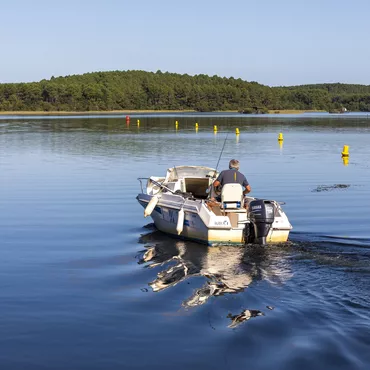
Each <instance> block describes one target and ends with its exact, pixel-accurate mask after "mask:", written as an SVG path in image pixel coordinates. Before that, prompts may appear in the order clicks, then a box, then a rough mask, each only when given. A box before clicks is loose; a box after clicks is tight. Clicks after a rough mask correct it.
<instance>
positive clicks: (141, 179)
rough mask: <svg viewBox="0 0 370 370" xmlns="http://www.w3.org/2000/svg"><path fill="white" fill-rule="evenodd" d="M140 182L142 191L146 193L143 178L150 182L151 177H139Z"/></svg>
mask: <svg viewBox="0 0 370 370" xmlns="http://www.w3.org/2000/svg"><path fill="white" fill-rule="evenodd" d="M137 179H138V180H139V182H140V188H141V192H142V193H144V190H143V180H146V181H147V182H148V180H149V177H138V178H137Z"/></svg>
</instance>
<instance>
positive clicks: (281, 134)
mask: <svg viewBox="0 0 370 370" xmlns="http://www.w3.org/2000/svg"><path fill="white" fill-rule="evenodd" d="M278 140H279V141H283V140H284V137H283V133H282V132H280V134H279V137H278Z"/></svg>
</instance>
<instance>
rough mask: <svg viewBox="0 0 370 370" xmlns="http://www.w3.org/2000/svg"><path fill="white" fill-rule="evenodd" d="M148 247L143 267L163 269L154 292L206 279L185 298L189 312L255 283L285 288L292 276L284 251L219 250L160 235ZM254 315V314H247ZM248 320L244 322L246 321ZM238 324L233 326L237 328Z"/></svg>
mask: <svg viewBox="0 0 370 370" xmlns="http://www.w3.org/2000/svg"><path fill="white" fill-rule="evenodd" d="M140 241H141V242H142V243H145V244H147V243H150V244H154V246H153V245H152V246H146V250H145V251H143V252H142V255H141V256H140V258H139V263H140V264H145V265H146V266H147V267H149V268H152V267H156V266H163V270H162V271H160V272H158V273H157V276H156V278H155V279H154V280H153V281H151V282H150V283H149V286H150V287H151V288H152V290H153V291H154V292H159V291H162V290H164V289H167V288H169V287H172V286H175V285H176V284H178V283H179V282H181V281H184V280H186V279H187V278H189V277H192V276H203V277H205V278H206V282H205V284H204V285H203V286H201V287H199V288H197V289H195V290H194V291H193V293H192V294H191V295H190V296H189V297H187V298H185V299H184V300H183V302H182V305H183V306H184V307H185V308H190V307H195V306H199V305H203V304H205V303H206V302H207V301H208V299H209V298H210V297H217V296H221V295H224V294H227V293H229V294H235V293H240V292H242V291H244V289H245V288H247V287H248V286H250V285H251V284H252V282H253V281H254V280H266V281H268V282H269V283H270V284H278V285H279V284H283V283H284V282H285V281H287V280H288V279H290V278H291V276H292V272H291V269H290V265H289V263H288V261H287V259H286V258H284V255H285V253H286V252H285V251H284V247H281V246H280V247H272V248H270V249H264V248H259V247H246V248H241V247H235V246H218V247H207V246H205V245H201V244H198V243H193V242H184V241H177V240H175V239H172V238H170V237H168V236H166V235H164V234H163V233H161V232H159V231H155V232H152V233H149V234H146V235H144V236H142V237H141V240H140ZM246 311H250V310H246ZM246 311H244V313H242V314H239V315H237V316H240V315H242V317H238V318H237V317H236V316H235V317H234V316H232V317H231V320H232V321H233V322H234V320H236V321H237V322H241V321H244V320H246V319H249V318H250V317H254V316H257V314H256V315H255V312H254V311H253V310H252V311H251V312H249V314H247V312H246ZM243 317H244V319H242V318H243ZM234 326H236V324H234V325H233V327H234Z"/></svg>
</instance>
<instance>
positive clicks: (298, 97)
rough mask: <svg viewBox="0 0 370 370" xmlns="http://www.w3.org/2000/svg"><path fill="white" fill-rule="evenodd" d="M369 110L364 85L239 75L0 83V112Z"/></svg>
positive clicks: (107, 75)
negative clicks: (278, 81)
mask: <svg viewBox="0 0 370 370" xmlns="http://www.w3.org/2000/svg"><path fill="white" fill-rule="evenodd" d="M342 107H345V108H346V109H348V110H349V111H370V86H365V85H351V84H340V83H335V84H316V85H301V86H292V87H269V86H265V85H261V84H259V83H257V82H247V81H243V80H241V79H240V78H239V79H235V78H233V77H230V78H226V77H218V76H212V77H211V76H207V75H195V76H189V75H187V74H184V75H180V74H176V73H168V72H161V71H157V72H156V73H153V72H145V71H112V72H94V73H86V74H83V75H72V76H66V77H57V78H54V77H52V78H51V79H50V80H42V81H40V82H31V83H4V84H0V111H92V110H94V111H110V110H196V111H200V112H210V111H225V110H237V111H242V110H244V111H248V110H249V111H253V110H256V109H258V111H262V112H263V111H267V110H282V109H299V110H325V111H335V110H336V109H340V108H342Z"/></svg>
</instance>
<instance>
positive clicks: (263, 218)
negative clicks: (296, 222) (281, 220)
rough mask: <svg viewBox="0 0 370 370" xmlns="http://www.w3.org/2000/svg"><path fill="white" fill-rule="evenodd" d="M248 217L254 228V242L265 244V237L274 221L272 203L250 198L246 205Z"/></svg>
mask: <svg viewBox="0 0 370 370" xmlns="http://www.w3.org/2000/svg"><path fill="white" fill-rule="evenodd" d="M248 218H249V220H250V222H251V223H252V224H253V228H254V243H257V244H261V245H265V244H267V243H266V237H267V235H268V233H269V231H270V229H271V225H272V223H273V222H274V204H273V203H272V202H271V201H269V200H264V199H256V200H252V201H251V202H250V203H249V206H248Z"/></svg>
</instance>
